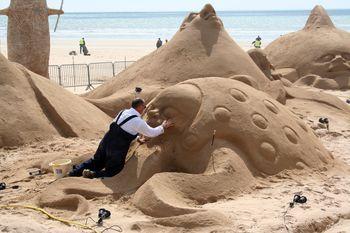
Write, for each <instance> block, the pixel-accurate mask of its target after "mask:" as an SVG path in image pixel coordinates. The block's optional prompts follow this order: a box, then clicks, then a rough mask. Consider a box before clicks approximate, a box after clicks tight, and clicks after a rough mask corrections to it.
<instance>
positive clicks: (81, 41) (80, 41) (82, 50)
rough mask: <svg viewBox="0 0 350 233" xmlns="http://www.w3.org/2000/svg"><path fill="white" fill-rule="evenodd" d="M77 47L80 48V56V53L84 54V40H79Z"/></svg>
mask: <svg viewBox="0 0 350 233" xmlns="http://www.w3.org/2000/svg"><path fill="white" fill-rule="evenodd" d="M79 46H80V54H81V53H82V52H84V46H85V39H84V38H81V39H80V40H79Z"/></svg>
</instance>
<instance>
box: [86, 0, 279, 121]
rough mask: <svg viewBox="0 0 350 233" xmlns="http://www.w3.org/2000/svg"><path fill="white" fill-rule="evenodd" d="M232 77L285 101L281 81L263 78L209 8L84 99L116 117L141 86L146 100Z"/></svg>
mask: <svg viewBox="0 0 350 233" xmlns="http://www.w3.org/2000/svg"><path fill="white" fill-rule="evenodd" d="M234 75H240V77H236V78H237V79H239V80H240V81H243V82H246V83H250V85H252V86H254V87H255V88H257V89H260V90H264V91H266V92H268V93H269V94H271V95H272V96H273V97H274V98H276V99H278V100H279V101H281V102H283V101H284V96H283V95H284V94H285V93H284V92H283V88H282V85H281V84H280V83H279V81H276V82H270V81H269V80H268V79H267V78H266V77H265V76H264V74H263V73H262V72H261V71H260V70H259V68H258V67H257V66H256V65H255V64H254V62H253V61H252V60H251V58H250V57H249V56H248V55H247V53H246V52H244V51H243V50H242V49H241V48H240V47H239V46H238V45H237V44H236V43H235V42H234V41H233V40H232V38H231V37H230V36H229V34H228V33H227V32H226V30H225V29H224V26H223V23H222V21H221V20H220V19H219V18H218V16H217V15H216V12H215V10H214V8H213V7H212V6H211V5H209V4H208V5H206V6H205V7H204V8H203V9H202V10H201V12H200V13H190V14H189V15H188V16H187V17H186V18H185V20H184V21H183V23H182V25H181V27H180V29H179V31H178V32H177V33H176V34H175V35H174V37H173V38H172V39H171V40H170V41H169V42H168V43H167V44H165V45H163V46H162V47H161V48H160V49H157V50H156V51H154V52H152V53H151V54H149V55H147V56H145V57H143V58H142V59H140V60H139V61H137V62H136V63H134V64H133V65H131V66H130V67H128V68H127V69H126V70H125V71H124V72H122V73H121V74H119V75H118V76H117V77H115V78H114V79H113V80H111V81H109V82H107V83H105V84H103V85H101V86H100V87H98V88H96V89H95V90H93V91H91V92H89V93H88V94H86V95H85V97H86V98H87V99H88V100H89V101H90V102H91V103H93V104H95V105H96V106H98V107H99V108H100V109H102V110H103V111H104V112H106V113H107V114H109V115H110V116H114V115H115V114H116V113H117V112H118V111H119V110H120V109H121V108H124V107H126V106H128V104H129V103H130V100H131V99H132V98H133V97H134V94H133V93H134V92H133V91H134V89H135V87H142V88H143V91H142V93H141V97H143V98H144V99H146V101H149V100H150V99H152V98H153V97H154V96H156V94H157V93H159V92H160V91H161V89H163V88H165V87H168V86H171V85H174V84H177V83H179V82H182V81H185V80H188V79H192V78H202V77H210V76H218V77H230V76H234ZM243 75H248V76H250V77H253V78H248V77H242V76H243Z"/></svg>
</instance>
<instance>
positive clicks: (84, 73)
mask: <svg viewBox="0 0 350 233" xmlns="http://www.w3.org/2000/svg"><path fill="white" fill-rule="evenodd" d="M132 63H134V61H116V62H98V63H90V64H63V65H59V66H58V65H50V66H49V77H50V79H51V80H52V81H54V82H56V83H57V84H59V85H61V86H62V87H79V86H86V89H89V88H94V86H93V85H96V84H101V83H103V82H105V81H107V80H108V79H110V78H112V77H114V76H116V75H117V74H118V73H120V72H122V71H123V70H125V69H126V67H128V66H129V65H131V64H132Z"/></svg>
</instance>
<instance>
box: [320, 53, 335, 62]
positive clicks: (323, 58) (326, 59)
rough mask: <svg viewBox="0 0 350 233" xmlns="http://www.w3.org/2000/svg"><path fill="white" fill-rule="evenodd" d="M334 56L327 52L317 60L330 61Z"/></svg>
mask: <svg viewBox="0 0 350 233" xmlns="http://www.w3.org/2000/svg"><path fill="white" fill-rule="evenodd" d="M334 58H335V55H333V54H327V55H324V56H322V57H320V58H319V59H318V60H317V61H318V62H331V61H332V60H333V59H334Z"/></svg>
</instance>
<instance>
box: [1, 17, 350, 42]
mask: <svg viewBox="0 0 350 233" xmlns="http://www.w3.org/2000/svg"><path fill="white" fill-rule="evenodd" d="M309 13H310V11H306V10H305V11H240V12H233V11H224V12H218V15H219V17H220V18H221V19H222V21H223V23H224V26H225V28H226V30H227V31H228V32H229V33H230V35H231V36H232V37H233V38H234V39H235V40H236V41H238V42H251V41H253V40H254V39H255V37H256V36H257V35H260V36H261V37H262V38H263V41H265V42H270V41H272V40H274V39H276V38H277V37H279V36H280V35H283V34H286V33H289V32H293V31H296V30H299V29H301V28H303V26H304V24H305V22H306V20H307V18H308V15H309ZM328 13H329V15H330V16H331V18H332V20H333V22H334V23H335V25H336V26H337V27H339V28H342V29H344V30H347V31H350V10H329V11H328ZM187 14H188V12H116V13H66V14H64V15H62V16H61V20H60V24H59V27H58V30H57V32H55V33H54V32H53V28H54V24H55V21H56V18H57V16H50V28H51V37H52V38H60V39H74V40H78V39H79V38H81V37H85V38H101V39H123V40H125V39H127V40H130V39H136V40H138V39H142V40H155V39H156V38H158V37H161V38H163V39H165V38H167V39H170V38H171V37H172V36H173V35H174V34H175V33H176V31H177V30H178V28H179V26H180V24H181V22H182V20H183V19H184V17H186V15H187ZM6 24H7V17H5V16H0V38H2V39H4V38H6Z"/></svg>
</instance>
